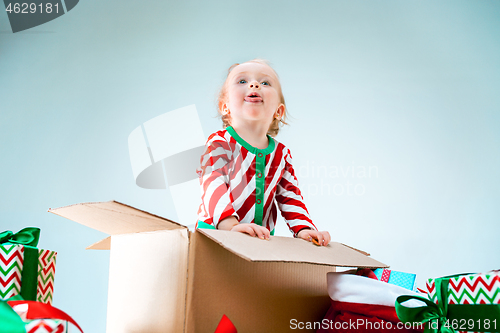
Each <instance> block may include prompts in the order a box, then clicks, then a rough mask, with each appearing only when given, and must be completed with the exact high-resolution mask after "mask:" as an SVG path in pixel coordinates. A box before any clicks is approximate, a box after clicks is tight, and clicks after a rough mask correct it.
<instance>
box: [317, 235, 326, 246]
mask: <svg viewBox="0 0 500 333" xmlns="http://www.w3.org/2000/svg"><path fill="white" fill-rule="evenodd" d="M315 234H316V239H317V240H318V243H319V245H323V241H324V240H325V239H324V237H323V235H322V234H321V232H315Z"/></svg>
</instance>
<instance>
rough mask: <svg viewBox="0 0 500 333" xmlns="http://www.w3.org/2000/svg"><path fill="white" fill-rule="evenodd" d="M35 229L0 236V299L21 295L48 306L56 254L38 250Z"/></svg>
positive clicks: (51, 293) (37, 230) (7, 232)
mask: <svg viewBox="0 0 500 333" xmlns="http://www.w3.org/2000/svg"><path fill="white" fill-rule="evenodd" d="M39 238H40V229H39V228H32V227H29V228H24V229H23V230H21V231H19V232H18V233H13V232H12V231H4V232H2V233H0V300H5V299H8V298H11V297H13V296H16V295H21V296H22V297H23V299H25V300H31V301H39V302H43V303H47V304H51V303H52V295H53V292H54V274H55V268H56V255H57V253H56V252H54V251H50V250H43V249H38V248H37V247H36V246H37V245H38V240H39Z"/></svg>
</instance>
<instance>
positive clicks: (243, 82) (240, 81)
mask: <svg viewBox="0 0 500 333" xmlns="http://www.w3.org/2000/svg"><path fill="white" fill-rule="evenodd" d="M238 83H241V84H245V83H247V81H246V80H239V81H238Z"/></svg>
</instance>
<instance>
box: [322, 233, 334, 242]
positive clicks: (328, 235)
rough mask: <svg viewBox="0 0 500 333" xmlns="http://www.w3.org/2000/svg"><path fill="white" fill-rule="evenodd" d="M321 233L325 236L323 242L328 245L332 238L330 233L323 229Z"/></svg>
mask: <svg viewBox="0 0 500 333" xmlns="http://www.w3.org/2000/svg"><path fill="white" fill-rule="evenodd" d="M323 235H324V236H325V244H324V245H328V244H329V243H330V241H331V240H332V238H331V236H330V233H329V232H328V231H323Z"/></svg>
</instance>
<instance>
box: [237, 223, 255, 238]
mask: <svg viewBox="0 0 500 333" xmlns="http://www.w3.org/2000/svg"><path fill="white" fill-rule="evenodd" d="M233 230H234V231H239V232H242V233H244V234H248V235H250V236H252V237H255V231H254V230H253V228H252V227H251V226H249V225H243V224H239V225H237V226H235V227H234V228H233Z"/></svg>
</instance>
